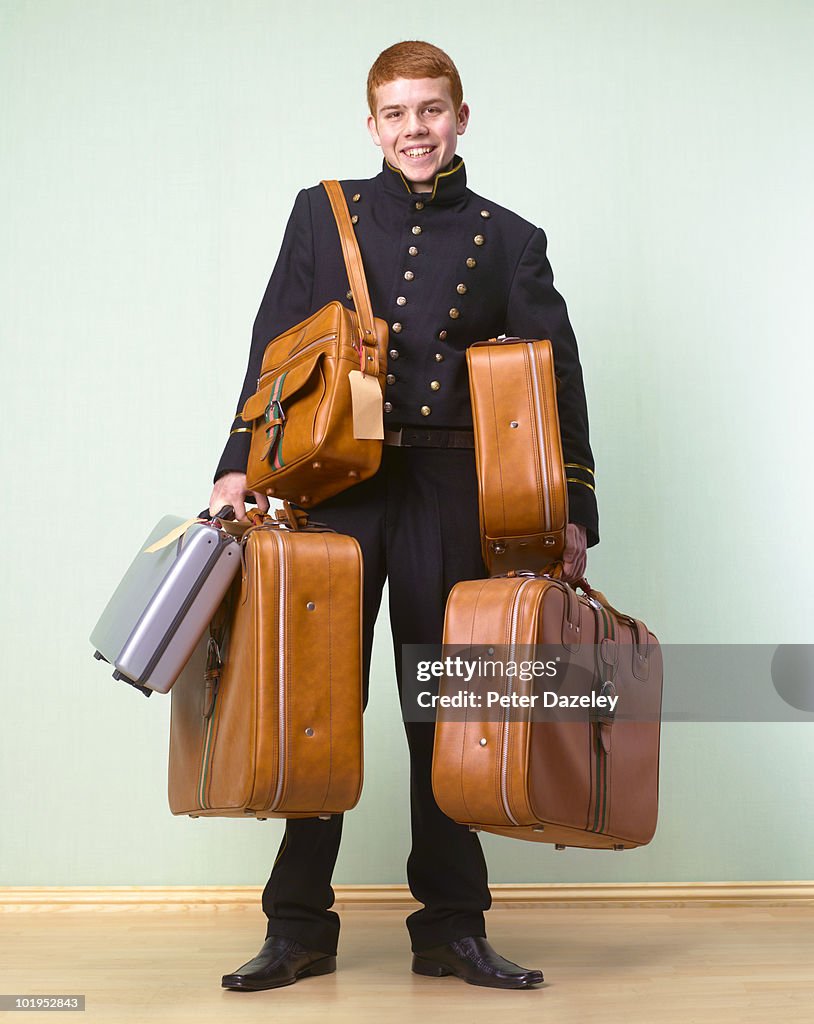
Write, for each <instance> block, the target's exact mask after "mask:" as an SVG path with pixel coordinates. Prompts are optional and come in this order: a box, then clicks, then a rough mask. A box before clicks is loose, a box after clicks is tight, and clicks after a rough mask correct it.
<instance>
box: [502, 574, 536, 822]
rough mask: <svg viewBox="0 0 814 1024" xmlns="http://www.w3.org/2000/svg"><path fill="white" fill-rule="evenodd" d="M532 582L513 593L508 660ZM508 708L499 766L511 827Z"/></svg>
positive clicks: (508, 691) (505, 715)
mask: <svg viewBox="0 0 814 1024" xmlns="http://www.w3.org/2000/svg"><path fill="white" fill-rule="evenodd" d="M531 582H532V581H531V580H530V579H528V580H523V582H522V583H521V584H520V586H519V587H518V588H517V590H516V591H515V593H514V604H513V606H512V619H511V627H510V630H509V658H510V659H511V658H513V656H514V649H515V647H516V645H517V620H518V618H519V615H520V595H521V593H522V591H523V588H524V587H527V586H528V585H529V583H531ZM511 692H512V684H511V682H509V688H508V690H507V692H506V696H507V697H508V696H510V695H511ZM509 717H510V711H509V708H506V709H505V711H504V712H503V750H502V753H501V764H500V796H501V799H502V800H503V810H504V812H505V814H506V817H507V818H509V819H510V820H511V822H512V824H513V825H519V824H520V822H519V821H518V820H517V819H516V818H515V817H514V815H513V814H512V812H511V810H510V809H509V789H508V775H509V724H510V723H509Z"/></svg>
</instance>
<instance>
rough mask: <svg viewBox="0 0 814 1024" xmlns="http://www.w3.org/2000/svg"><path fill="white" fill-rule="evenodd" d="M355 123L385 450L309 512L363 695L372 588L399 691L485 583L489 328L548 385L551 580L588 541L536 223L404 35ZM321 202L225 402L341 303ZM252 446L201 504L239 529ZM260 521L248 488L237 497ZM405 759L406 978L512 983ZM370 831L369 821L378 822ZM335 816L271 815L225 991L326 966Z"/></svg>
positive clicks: (424, 48)
mask: <svg viewBox="0 0 814 1024" xmlns="http://www.w3.org/2000/svg"><path fill="white" fill-rule="evenodd" d="M368 105H369V108H370V116H369V117H368V128H369V130H370V134H371V137H372V139H373V141H374V142H375V144H376V145H377V146H380V147H381V149H382V150H383V153H384V161H383V167H382V170H381V172H380V173H379V174H378V175H376V176H375V177H373V178H369V179H361V180H356V181H343V182H342V188H343V190H344V193H345V197H346V199H347V201H348V205H349V206H350V209H351V213H352V214H353V215H354V216H353V220H354V224H355V229H356V233H357V238H358V241H359V246H360V249H361V252H362V257H363V261H364V265H365V272H366V275H367V281H368V287H369V290H370V295H371V301H372V305H373V310H374V313H375V314H376V315H377V316H379V317H382V318H383V319H386V320H387V321H388V323H389V325H390V341H389V346H388V349H389V350H388V374H387V388H386V393H385V396H384V400H385V404H384V420H385V431H386V435H385V445H384V453H383V458H382V465H381V469H380V470H379V472H378V473H377V474H376V475H375V476H374V477H372V478H371V479H370V480H367V481H364V482H363V483H361V484H357V485H355V486H354V487H351V488H349V489H348V490H346V491H343V492H342V493H341V494H339V495H337V496H336V497H335V498H331V499H329V500H327V501H325V502H322V503H321V504H320V505H319V506H316V507H315V509H314V517H315V518H318V519H319V520H320V521H321V522H325V523H327V524H328V525H330V526H332V527H334V528H335V529H336V530H338V531H339V532H342V533H349V534H352V535H353V536H355V537H356V538H357V540H358V541H359V543H360V545H361V548H362V553H363V558H364V609H363V638H364V693H365V702H366V701H367V690H368V674H369V667H370V652H371V647H372V642H373V627H374V623H375V620H376V616H377V613H378V610H379V603H380V600H381V594H382V587H383V584H384V581H385V578H387V579H388V580H389V595H390V609H389V610H390V622H391V627H392V632H393V641H394V650H395V656H396V676H397V681H398V685H399V690H401V657H400V651H401V645H402V644H405V643H423V644H435V643H440V641H441V638H442V633H443V621H444V607H445V602H446V598H447V595H448V594H449V591H450V590H451V588H452V586H453V585H454V584H455V583H457V582H458V581H460V580H465V579H482V578H484V577H485V576H487V575H488V574H487V572H486V568H485V566H484V564H483V561H482V557H481V549H480V535H479V522H478V497H477V478H476V471H475V456H474V449H473V433H472V414H471V408H470V402H469V390H468V381H467V370H466V359H465V352H466V348H467V346H468V345H469V344H471V343H472V342H474V341H479V340H482V339H486V338H490V337H495V336H497V335H500V334H506V335H510V336H513V335H516V336H519V337H524V338H549V339H551V342H552V344H553V346H554V358H555V366H556V372H557V376H558V378H559V391H558V399H559V411H560V418H561V428H562V440H563V450H564V455H565V461H566V464H567V466H568V481H569V483H568V497H569V507H570V513H571V520H572V521H571V523H569V525H568V530H567V540H568V544H567V551H566V555H565V566H564V568H565V574H566V577H567V578H570V579H578V578H579V577H580V576H581V575H582V574H583V572H584V568H585V549H586V547H587V546H590V545H592V544H596V543H598V541H599V536H598V517H597V508H596V502H595V496H594V488H593V466H594V463H593V457H592V454H591V449H590V445H589V441H588V418H587V412H586V406H585V395H584V391H583V384H582V371H581V368H580V363H579V357H578V353H577V345H576V341H575V338H574V334H573V331H572V329H571V326H570V323H569V321H568V314H567V311H566V307H565V303H564V302H563V299H562V297H561V296H560V295H559V294H558V293H557V291H556V290H555V289H554V286H553V280H552V272H551V267H550V265H549V263H548V260H547V258H546V237H545V234H544V233H543V231H542V230H540V229H538V228H536V227H535V226H534V225H533V224H530V223H529V222H528V221H525V220H523V219H522V218H521V217H519V216H517V215H516V214H514V213H512V212H510V211H509V210H506V209H504V208H502V207H500V206H498V205H497V204H495V203H493V202H490V201H489V200H486V199H483V198H481V197H480V196H477V195H475V193H473V192H471V191H470V190H469V189H468V188H467V185H466V171H465V169H464V164H463V161H462V159H461V158H460V157H459V156H457V155H456V147H457V142H458V137H459V136H461V135H463V134H464V132H465V131H466V128H467V123H468V120H469V108H468V106H467V105H466V104H465V103H464V102H463V93H462V89H461V82H460V78H459V76H458V72H457V70H456V68H455V65H454V64H453V63H452V61H451V60H450V58H449V57H448V56H447V55H446V54H445V53H444V52H443V51H442V50H439V49H438V48H437V47H435V46H431V45H430V44H428V43H423V42H415V41H413V42H403V43H398V44H396V45H395V46H391V47H389V48H388V49H387V50H385V51H384V52H383V53H382V54H381V55H380V56H379V57H378V58H377V60H376V61H375V63H374V64H373V67H372V68H371V70H370V74H369V76H368ZM348 287H349V286H348V279H347V274H346V272H345V268H344V264H343V261H342V254H341V250H340V246H339V238H338V234H337V230H336V225H335V223H334V219H333V215H332V213H331V209H330V205H329V202H328V197H327V194H326V193H325V191H324V189H323V188H322V187H321V186H319V185H317V186H315V187H313V188H309V189H304V190H302V191H301V192H300V193H299V194H298V196H297V198H296V201H295V203H294V209H293V211H292V214H291V217H290V220H289V222H288V226H287V228H286V232H285V236H284V239H283V244H282V249H281V252H280V255H279V257H278V260H277V264H276V266H275V268H274V272H273V273H272V275H271V280H270V281H269V284H268V288H267V289H266V293H265V296H264V298H263V302H262V304H261V306H260V311H259V312H258V314H257V319H256V321H255V324H254V332H253V337H252V344H251V351H250V355H249V365H248V369H247V371H246V377H245V382H244V385H243V390H242V392H241V395H240V398H239V400H238V406H237V407H238V409H241V408H242V406H243V403H244V402H245V400H246V399H247V398H248V397H249V395H251V394H252V393H253V392H254V390H255V384H256V379H257V376H258V373H259V366H260V362H261V360H262V356H263V352H264V349H265V347H266V344H267V343H268V342H269V341H270V340H271V339H272V338H274V337H276V336H277V335H278V334H281V333H282V332H283V331H284V330H286V329H287V328H288V327H291V326H292V325H294V324H296V323H299V322H300V321H301V320H305V319H306V318H307V317H308V316H310V315H311V313H313V312H315V311H316V310H317V309H319V308H320V307H321V306H323V305H324V304H325V303H326V302H328V301H330V300H332V299H341V300H343V301H347V302H348V303H349V302H350V292H349V291H348ZM249 440H250V434H249V432H248V429H247V427H246V424H245V423H243V421H242V420H241V419H240V417H239V416H237V417H236V418H235V421H234V423H233V428H232V432H231V434H230V436H229V440H228V442H227V444H226V448H225V450H224V453H223V456H222V458H221V461H220V464H219V466H218V469H217V472H216V475H215V488H214V490H213V492H212V496H211V498H210V503H209V504H210V510H211V511H212V512H215V511H216V510H217V509H219V508H221V507H222V506H223V505H227V504H230V505H232V506H234V508H235V511H236V513H237V515H238V517H239V518H244V516H245V507H244V501H245V499H246V497H247V496H248V495H249V494H250V492H247V490H246V477H245V467H246V463H247V458H248V449H249ZM253 497H254V498H255V500H256V502H257V505H258V507H259V508H261V509H264V510H265V509H267V508H268V499H267V498H266V497H265V495H262V494H258V493H255V494H254V495H253ZM405 729H406V732H407V740H408V745H409V750H410V798H411V815H412V850H411V853H410V856H409V859H408V861H407V877H408V881H409V884H410V889H411V891H412V893H413V895H414V896H415V897H416V899H417V900H418V901H419V902H420V903H421V904H423V907H422V909H420V910H418V911H416V912H415V913H413V914H411V915H410V916H409V917H408V918H407V927H408V930H409V932H410V937H411V941H412V951H413V954H414V956H413V970H414V971H416V972H417V973H419V974H424V975H428V976H432V977H441V976H442V975H448V974H454V975H456V976H458V977H460V978H463V979H464V980H466V981H468V982H470V983H472V984H476V985H485V986H489V987H494V988H528V987H530V986H534V985H538V984H540V983H541V982H542V980H543V975H542V973H541V972H540V971H537V970H528V969H525V968H522V967H518V966H517V964H514V963H512V962H510V961H508V960H505V959H503V958H502V957H500V956H499V955H498V954H497V953H496V952H495V951H494V950H493V949H492V948H491V946H490V945H489V943H488V942H487V941H486V931H485V926H484V917H483V914H484V911H485V910H487V909H488V908H489V906H490V902H491V898H490V895H489V888H488V885H487V874H486V864H485V861H484V858H483V854H482V852H481V848H480V843H479V840H478V837H477V835H476V834H474V833H472V832H470V831H469V829H468V828H466V827H465V826H463V825H458V824H456V823H455V822H453V821H452V820H451V819H449V818H448V817H446V815H444V814H443V813H442V812H441V811H440V809H439V808H438V806H437V804H436V802H435V799H434V797H433V793H432V784H431V763H432V746H433V729H434V726H433V725H432V724H431V723H426V722H423V723H419V722H406V723H405ZM383 827H386V823H383ZM341 832H342V817H341V816H334V817H332V818H330V819H329V820H327V821H321V820H319V819H317V818H305V819H297V820H289V821H288V822H287V823H286V832H285V836H284V838H283V841H282V844H281V846H280V850H279V853H278V855H277V859H276V861H275V863H274V867H273V870H272V872H271V877H270V878H269V880H268V883H267V885H266V887H265V891H264V893H263V910H264V912H265V914H266V916H267V918H268V926H267V933H266V934H267V938H266V942H265V944H264V946H263V948H262V949H261V951H260V953H259V954H258V955H257V956H256V957H255V958H254V959H252V960H250V961H249V962H248V963H246V964H244V965H243V966H242V967H240V968H238V970H237V971H236V972H235V973H234V974H229V975H225V976H224V978H223V985H224V987H226V988H240V989H252V990H256V989H266V988H274V987H277V986H280V985H287V984H292V983H293V982H295V981H296V980H297V979H298V978H300V977H303V976H305V975H307V974H326V973H329V972H331V971H333V970H334V969H335V963H336V959H335V958H336V946H337V939H338V935H339V918H338V916H337V914H335V913H334V912H333V911H331V910H330V907H331V906H332V904H333V901H334V893H333V890H332V888H331V875H332V871H333V867H334V863H335V860H336V856H337V853H338V850H339V842H340V837H341Z"/></svg>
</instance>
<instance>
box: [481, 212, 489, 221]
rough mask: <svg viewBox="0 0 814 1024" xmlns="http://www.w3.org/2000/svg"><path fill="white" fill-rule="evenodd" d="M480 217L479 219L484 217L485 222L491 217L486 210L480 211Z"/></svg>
mask: <svg viewBox="0 0 814 1024" xmlns="http://www.w3.org/2000/svg"><path fill="white" fill-rule="evenodd" d="M480 215H481V217H485V218H486V219H487V220H489V218H490V217H491V216H492V215H491V213H489V211H488V210H481V212H480Z"/></svg>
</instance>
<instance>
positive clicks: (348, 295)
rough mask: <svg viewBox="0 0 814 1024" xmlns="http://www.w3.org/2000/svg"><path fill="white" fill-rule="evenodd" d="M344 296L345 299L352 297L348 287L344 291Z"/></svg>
mask: <svg viewBox="0 0 814 1024" xmlns="http://www.w3.org/2000/svg"><path fill="white" fill-rule="evenodd" d="M345 298H346V299H352V298H353V292H352V291H351V290H350V288H349V289H348V290H347V291H346V292H345Z"/></svg>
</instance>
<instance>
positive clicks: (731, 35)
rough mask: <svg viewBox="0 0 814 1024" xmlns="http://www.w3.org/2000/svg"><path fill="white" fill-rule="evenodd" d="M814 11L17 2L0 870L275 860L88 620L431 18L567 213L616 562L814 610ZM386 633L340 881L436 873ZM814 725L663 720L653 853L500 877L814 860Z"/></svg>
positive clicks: (254, 872) (170, 867) (6, 136)
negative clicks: (118, 674) (172, 749)
mask: <svg viewBox="0 0 814 1024" xmlns="http://www.w3.org/2000/svg"><path fill="white" fill-rule="evenodd" d="M812 10H813V8H812V6H811V5H810V4H808V3H803V2H801V3H790V2H786V3H783V2H779V3H772V4H770V3H768V2H765V3H758V2H749V3H747V2H744V3H734V2H733V3H721V2H717V3H715V2H708V0H706V2H700V0H689V2H687V0H681V2H677V0H676V2H668V3H658V2H652V0H626V2H608V0H592V2H589V0H577V2H574V0H568V2H540V0H537V2H533V3H532V2H528V3H519V2H513V3H510V4H502V5H498V6H496V5H494V4H492V3H478V2H474V0H468V2H465V3H464V2H461V0H448V2H447V3H443V4H440V3H438V2H437V0H434V2H432V3H428V2H424V0H414V2H413V3H411V4H409V5H407V6H404V5H402V6H400V7H399V6H395V7H394V6H393V5H389V4H383V3H378V4H374V3H370V2H364V3H358V2H356V3H353V4H352V5H347V4H343V5H340V4H336V3H333V2H330V3H329V2H320V3H314V2H310V3H309V2H300V3H298V4H289V3H277V2H266V3H260V2H253V3H249V2H234V3H222V2H214V0H213V2H187V3H181V2H170V0H162V2H158V0H155V2H143V3H138V2H129V3H125V2H105V0H96V2H89V0H65V2H48V0H40V2H28V3H22V2H9V0H4V2H3V3H2V4H0V42H1V45H2V52H0V126H2V130H0V146H1V147H2V163H0V174H1V175H2V177H1V178H0V196H1V197H2V204H3V210H2V212H0V220H1V221H2V224H3V238H4V241H3V245H2V251H1V252H0V328H1V329H2V344H3V368H4V375H3V383H2V385H0V397H2V402H3V407H4V417H5V423H4V432H3V470H2V481H3V484H4V488H3V501H4V507H5V511H6V517H5V524H4V533H5V540H4V543H3V550H4V558H3V577H2V580H3V584H2V588H3V590H2V602H3V603H2V621H3V625H4V629H3V635H2V640H0V643H2V649H3V653H2V658H1V659H0V664H2V676H3V680H2V682H3V694H4V703H5V707H4V711H3V713H2V723H1V724H2V731H3V738H2V747H0V778H1V779H2V788H1V790H0V791H1V792H2V796H0V801H1V802H2V810H1V811H0V829H1V830H2V838H1V839H0V864H1V873H0V884H20V885H42V884H48V883H53V884H59V885H66V884H85V885H93V884H131V883H142V884H158V883H166V884H185V883H190V884H191V883H212V884H215V883H236V884H249V883H261V882H263V881H265V878H266V876H267V872H268V869H269V867H270V865H271V861H272V859H273V855H274V852H275V850H276V846H277V841H278V836H279V833H280V826H279V824H278V823H265V824H257V823H255V822H243V821H240V822H233V821H225V820H222V821H217V820H211V821H207V820H197V821H193V820H190V819H186V818H173V817H172V816H171V815H170V813H169V810H168V807H167V804H166V797H165V787H166V753H167V726H168V713H169V701H168V699H166V698H163V697H161V696H155V697H153V698H152V699H151V700H150V701H146V700H144V699H143V698H142V697H141V696H140V695H139V694H137V693H135V692H134V691H132V690H130V689H129V688H127V687H125V686H124V685H120V684H116V683H114V682H113V681H112V680H110V679H109V677H108V676H107V674H106V671H105V670H104V669H103V667H102V666H100V665H98V664H96V663H95V662H93V660H92V658H91V648H90V645H89V643H88V641H87V635H88V633H89V631H90V629H91V627H92V626H93V624H94V622H95V620H96V617H97V615H98V613H99V611H100V610H101V607H102V606H103V605H104V603H105V601H106V600H107V598H108V596H109V594H110V592H111V591H112V589H113V587H114V585H115V584H116V583H117V581H118V579H119V576H120V574H121V573H122V571H123V570H124V568H125V567H126V564H127V562H128V561H129V558H130V557H131V555H132V554H133V552H134V551H135V550H136V548H137V546H138V544H139V543H140V542H141V540H142V539H143V537H144V536H145V535H146V534H147V532H148V531H149V529H150V528H151V527H152V525H153V523H154V522H155V521H156V520H157V519H158V518H159V516H161V515H163V514H165V513H167V512H174V513H176V514H195V513H197V512H198V511H199V509H201V508H202V507H203V506H204V505H206V503H207V501H208V497H209V492H210V481H211V476H212V472H213V469H214V466H215V464H216V462H217V459H218V457H219V453H220V450H221V446H222V443H223V440H224V435H225V432H226V431H227V429H228V427H229V424H230V420H231V417H232V414H233V407H234V403H235V401H236V399H237V394H238V391H239V388H240V384H241V382H242V377H243V372H244V368H245V360H246V355H247V351H248V341H249V335H250V330H251V324H252V321H253V318H254V315H255V312H256V310H257V306H258V304H259V301H260V298H261V295H262V292H263V289H264V287H265V283H266V280H267V278H268V274H269V272H270V270H271V267H272V265H273V262H274V259H275V256H276V253H277V248H278V245H279V242H280V237H281V231H282V228H283V225H284V223H285V219H286V217H287V215H288V212H289V209H290V206H291V203H292V200H293V198H294V195H295V194H296V191H297V190H298V189H299V188H300V187H302V186H303V185H310V184H314V183H316V182H317V181H318V180H319V179H320V178H321V177H324V176H330V177H333V176H338V177H350V176H365V175H372V174H375V173H377V171H378V168H379V151H378V150H375V149H374V148H373V146H372V145H371V143H370V141H369V139H368V137H367V134H366V131H365V128H364V116H365V109H364V78H365V74H366V72H367V68H368V66H369V64H370V62H371V61H372V60H373V58H374V57H375V56H376V54H377V53H378V52H379V51H380V50H381V49H383V48H384V47H385V46H386V45H388V44H390V43H391V42H393V41H395V40H397V39H399V38H403V37H408V38H409V37H412V36H416V35H417V36H419V37H429V38H430V39H431V40H433V41H435V42H437V43H438V44H440V45H441V46H444V47H445V48H447V49H448V50H449V51H450V52H451V53H452V54H453V56H454V57H455V59H456V60H457V62H458V64H459V67H460V70H461V73H462V76H463V79H464V84H465V90H466V96H467V99H468V100H469V102H470V104H471V106H472V110H473V115H472V121H471V128H470V131H469V132H468V134H467V135H466V137H465V138H464V139H463V141H462V144H461V147H460V152H462V153H463V155H464V156H465V158H466V160H467V167H468V173H469V181H470V185H471V187H472V188H473V189H474V190H475V191H477V192H479V193H481V194H483V195H486V196H488V197H490V198H492V199H494V200H495V201H497V202H500V203H503V204H504V205H508V206H511V207H512V208H514V209H516V210H517V211H518V212H520V213H521V214H523V215H524V216H526V217H527V218H529V219H531V220H534V221H535V222H537V223H540V224H542V225H543V226H544V227H545V228H546V230H547V232H548V234H549V239H550V255H551V259H552V263H553V266H554V270H555V274H556V280H557V284H558V286H559V287H560V289H561V290H562V292H563V293H564V294H565V296H566V298H567V300H568V304H569V309H570V312H571V315H572V319H573V323H574V326H575V329H576V333H577V336H578V338H579V341H580V346H581V354H582V360H583V365H584V369H585V377H586V382H587V391H588V399H589V407H590V415H591V428H592V438H593V445H594V451H595V455H596V462H597V467H598V469H597V475H598V486H599V498H600V507H601V516H602V537H603V541H602V544H601V545H600V547H599V548H598V549H596V550H595V551H593V552H592V553H591V555H590V559H589V576H590V578H591V579H592V580H593V581H594V582H596V583H597V584H598V585H600V586H601V587H602V589H603V590H605V591H606V592H607V593H608V595H609V596H610V597H611V599H612V600H614V601H615V603H617V604H618V605H619V606H621V607H623V608H625V609H628V610H631V611H635V612H636V613H637V614H639V615H640V616H641V617H642V618H644V619H645V620H646V621H647V622H648V623H649V624H651V626H652V627H653V628H654V629H655V630H656V632H657V633H658V634H659V636H660V637H661V639H662V640H665V641H667V640H669V641H673V642H725V643H736V642H752V643H757V642H760V643H766V644H777V643H781V642H797V643H802V642H805V641H807V640H809V639H810V638H811V625H810V622H811V610H812V602H811V597H810V593H809V591H810V584H809V581H810V579H811V577H812V574H813V573H814V558H812V552H811V545H810V533H811V528H810V525H809V519H810V514H811V509H810V500H809V495H810V482H809V479H810V468H809V450H810V441H811V437H812V419H811V379H812V370H814V359H813V358H812V333H814V332H812V326H811V324H812V316H811V310H810V281H809V278H810V276H811V266H812V257H811V252H812V245H811V241H812V240H811V223H812V222H811V214H812V203H811V183H812V180H814V167H813V166H812V134H811V121H810V114H811V105H812V62H811V60H810V54H811V52H812V41H813V40H814V31H813V30H814V20H813V19H812ZM379 630H380V632H379V636H378V639H377V648H376V663H375V671H374V676H375V679H374V682H373V687H372V689H373V698H372V703H371V707H370V711H369V714H368V717H367V724H366V729H367V784H366V789H365V793H364V797H363V800H362V803H361V805H360V806H359V808H358V810H356V811H354V812H353V813H352V814H351V815H350V816H349V818H348V821H347V824H346V830H345V842H344V846H343V850H342V854H341V860H340V863H339V866H338V868H337V872H336V880H337V881H340V882H362V881H370V882H390V881H392V882H397V881H401V880H402V879H403V877H404V872H403V863H404V859H405V857H406V854H407V847H408V831H407V817H406V803H407V780H406V771H405V769H406V755H405V749H404V743H403V740H402V738H401V724H400V720H399V716H398V709H397V705H396V701H395V697H394V690H395V683H394V676H393V672H392V670H391V667H390V666H391V655H390V652H389V650H388V631H387V629H386V624H385V623H384V622H383V621H382V622H381V623H380V626H379ZM668 685H669V680H668ZM813 740H814V730H813V729H812V727H811V726H810V725H809V724H790V725H757V724H752V725H727V726H722V725H713V724H705V725H688V724H685V725H671V726H668V727H665V729H664V733H663V747H662V768H661V820H660V826H659V831H658V833H657V836H656V838H655V840H654V841H653V843H652V844H651V845H650V846H648V847H646V848H645V849H642V850H640V851H635V852H632V853H629V854H624V855H613V854H605V853H591V852H583V851H568V852H566V853H555V852H554V851H553V850H552V849H550V848H548V847H546V846H539V847H538V846H535V845H532V844H528V845H526V844H521V843H512V842H510V841H508V840H501V839H498V838H495V837H486V839H485V845H486V846H487V848H488V856H489V863H490V867H491V877H492V879H493V880H494V881H547V880H550V881H600V880H653V881H657V880H672V879H675V880H686V879H693V880H694V879H713V880H717V879H799V878H810V877H812V876H813V875H814V871H813V870H812V863H811V858H810V854H809V851H810V850H811V849H812V848H814V824H813V823H814V814H812V810H813V809H814V801H813V800H812V796H811V778H812V774H813V773H814V758H813V757H812V741H813Z"/></svg>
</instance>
